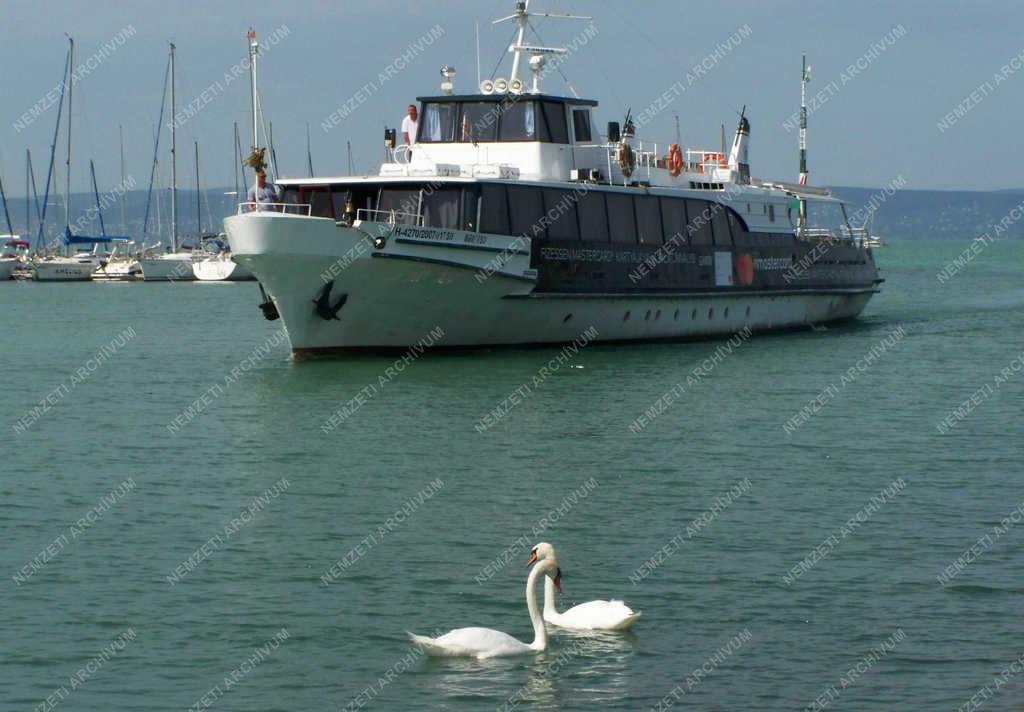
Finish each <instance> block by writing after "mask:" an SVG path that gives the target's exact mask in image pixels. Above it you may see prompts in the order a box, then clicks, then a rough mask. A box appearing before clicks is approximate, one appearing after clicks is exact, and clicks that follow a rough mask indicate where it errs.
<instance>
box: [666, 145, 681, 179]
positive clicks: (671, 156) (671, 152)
mask: <svg viewBox="0 0 1024 712" xmlns="http://www.w3.org/2000/svg"><path fill="white" fill-rule="evenodd" d="M666 162H667V163H668V174H669V175H670V176H672V177H673V178H675V177H676V176H678V175H679V174H680V173H682V172H683V152H682V151H680V150H679V144H678V143H673V144H672V145H671V146H669V147H668V158H667V159H666Z"/></svg>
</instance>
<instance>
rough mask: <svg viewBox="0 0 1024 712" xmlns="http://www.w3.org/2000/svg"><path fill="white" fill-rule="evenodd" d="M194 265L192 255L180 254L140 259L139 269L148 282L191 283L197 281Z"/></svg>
mask: <svg viewBox="0 0 1024 712" xmlns="http://www.w3.org/2000/svg"><path fill="white" fill-rule="evenodd" d="M193 263H194V260H193V258H192V255H190V254H187V253H183V252H178V253H171V254H167V255H161V256H160V257H146V258H143V259H140V260H139V267H141V268H142V278H143V279H144V280H145V281H147V282H182V281H184V282H191V281H193V280H194V279H195V274H194V273H193V271H192V265H193Z"/></svg>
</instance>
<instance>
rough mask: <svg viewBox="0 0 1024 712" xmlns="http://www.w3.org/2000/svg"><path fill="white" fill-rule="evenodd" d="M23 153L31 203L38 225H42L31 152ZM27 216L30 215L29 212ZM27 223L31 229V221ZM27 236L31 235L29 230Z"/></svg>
mask: <svg viewBox="0 0 1024 712" xmlns="http://www.w3.org/2000/svg"><path fill="white" fill-rule="evenodd" d="M25 153H27V154H28V178H29V182H30V183H31V184H32V201H33V202H34V203H35V204H36V219H37V220H39V224H40V225H42V221H43V218H42V216H41V215H40V214H39V190H38V189H37V188H36V169H35V168H34V167H33V166H32V151H30V150H26V151H25ZM29 214H30V215H31V211H30V212H29ZM28 222H29V226H30V227H31V220H29V221H28ZM29 234H31V230H29Z"/></svg>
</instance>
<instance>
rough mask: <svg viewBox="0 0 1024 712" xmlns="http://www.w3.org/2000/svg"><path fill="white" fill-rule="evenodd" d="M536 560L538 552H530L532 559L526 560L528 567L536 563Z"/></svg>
mask: <svg viewBox="0 0 1024 712" xmlns="http://www.w3.org/2000/svg"><path fill="white" fill-rule="evenodd" d="M536 561H537V552H536V551H531V552H530V560H529V561H527V562H526V568H530V567H531V566H533V565H534V563H536Z"/></svg>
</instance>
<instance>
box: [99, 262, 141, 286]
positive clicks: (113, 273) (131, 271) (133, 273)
mask: <svg viewBox="0 0 1024 712" xmlns="http://www.w3.org/2000/svg"><path fill="white" fill-rule="evenodd" d="M140 277H142V268H141V267H139V263H138V262H136V261H135V260H131V261H128V260H116V261H113V262H108V263H107V264H105V265H103V266H101V267H97V268H96V271H95V272H93V273H92V278H93V280H95V281H97V282H124V281H129V280H134V279H139V278H140Z"/></svg>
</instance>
